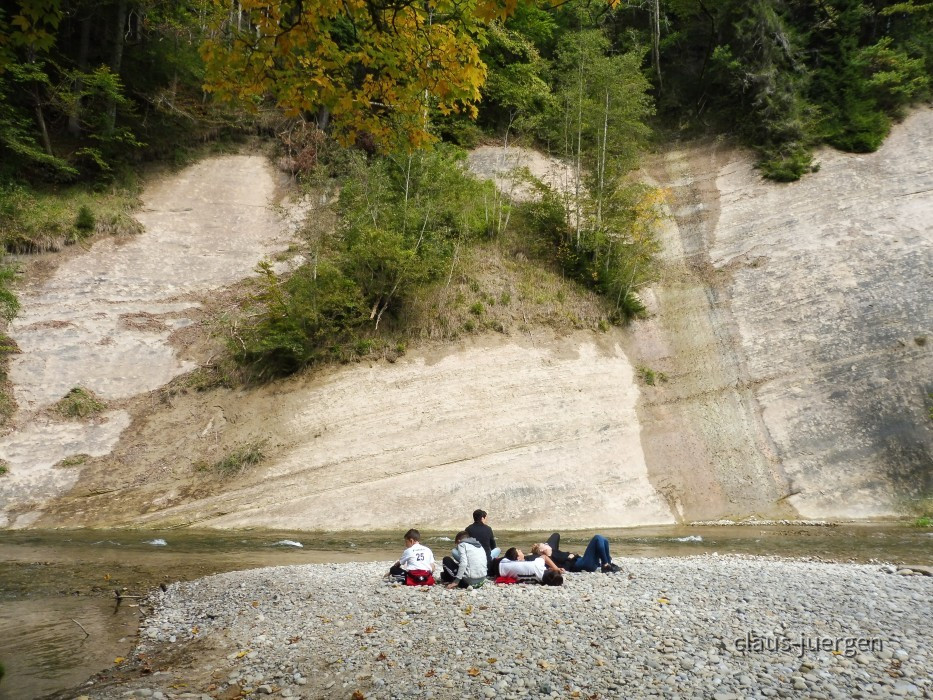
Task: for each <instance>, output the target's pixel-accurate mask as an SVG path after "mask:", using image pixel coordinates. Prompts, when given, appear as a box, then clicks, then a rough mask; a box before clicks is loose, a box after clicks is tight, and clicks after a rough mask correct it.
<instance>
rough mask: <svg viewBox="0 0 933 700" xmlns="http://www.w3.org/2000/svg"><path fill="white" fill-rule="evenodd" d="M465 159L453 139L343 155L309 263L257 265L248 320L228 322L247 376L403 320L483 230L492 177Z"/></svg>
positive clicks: (350, 345)
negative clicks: (381, 153)
mask: <svg viewBox="0 0 933 700" xmlns="http://www.w3.org/2000/svg"><path fill="white" fill-rule="evenodd" d="M463 158H464V154H463V152H462V151H460V150H459V149H455V148H453V147H437V148H434V149H432V150H430V151H417V152H414V153H412V154H409V155H408V156H405V157H397V158H379V159H374V160H371V161H367V159H365V158H364V157H362V156H361V155H360V154H359V153H353V154H351V156H350V158H349V159H348V162H347V164H346V166H345V167H346V171H345V173H344V175H343V177H342V180H341V182H342V186H341V191H340V199H339V202H338V203H337V207H336V210H337V214H338V230H337V234H336V235H332V236H331V237H330V238H328V239H326V240H316V241H313V242H312V243H311V245H312V250H311V251H310V252H311V255H310V256H309V257H310V258H312V259H314V260H315V261H316V262H315V263H313V264H306V265H303V266H301V267H299V268H298V269H297V270H295V271H294V272H293V273H292V274H290V275H289V276H288V277H287V278H285V279H280V278H279V277H278V276H277V275H276V274H275V273H274V272H273V271H272V268H271V266H270V265H269V264H267V263H263V264H262V265H260V267H259V272H260V278H259V280H258V282H257V285H256V291H255V292H254V294H253V295H252V297H251V299H250V300H249V303H248V305H247V306H248V309H249V310H250V312H251V316H252V319H253V320H252V321H251V322H250V323H249V324H247V325H245V326H243V325H238V326H237V328H236V329H235V330H232V329H231V331H232V332H231V348H232V349H233V354H234V357H235V358H236V359H237V361H238V362H240V364H241V365H243V366H244V367H246V368H247V370H248V373H249V374H250V376H251V377H252V378H254V379H268V378H271V377H276V376H283V375H287V374H291V373H292V372H295V371H297V370H299V369H301V368H302V367H306V366H309V365H314V364H318V363H320V362H325V361H334V360H337V361H341V360H347V359H349V358H352V357H356V356H359V355H363V354H366V353H368V352H370V351H371V350H373V349H375V348H376V347H377V346H378V345H379V343H377V342H376V340H375V334H378V333H379V331H380V327H382V328H383V329H384V327H385V326H386V325H389V326H392V327H396V326H398V325H399V324H400V323H402V321H401V319H402V316H403V315H404V313H405V309H406V308H407V307H408V306H409V305H410V303H411V302H412V300H413V299H414V298H415V297H417V296H418V295H419V293H420V291H421V290H423V289H425V288H427V287H430V286H431V285H432V284H434V283H436V282H438V281H439V280H441V279H442V278H443V277H444V275H445V274H449V273H450V272H451V265H452V259H453V255H454V251H455V249H457V248H458V247H460V246H462V245H464V244H468V243H469V242H470V241H475V240H477V239H482V238H484V237H486V236H487V235H488V231H489V227H490V222H489V219H488V217H487V211H486V210H485V208H484V203H486V202H488V201H491V200H492V198H493V193H492V185H491V184H487V183H480V182H478V181H476V180H475V179H473V178H472V177H470V176H469V175H468V174H466V173H465V171H464V167H463ZM390 347H391V346H390Z"/></svg>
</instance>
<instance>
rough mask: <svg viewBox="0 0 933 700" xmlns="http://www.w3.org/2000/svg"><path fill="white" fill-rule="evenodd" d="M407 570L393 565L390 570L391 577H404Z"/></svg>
mask: <svg viewBox="0 0 933 700" xmlns="http://www.w3.org/2000/svg"><path fill="white" fill-rule="evenodd" d="M404 575H405V570H404V569H403V568H402V567H401V566H400V565H398V564H393V565H392V568H391V569H389V576H404Z"/></svg>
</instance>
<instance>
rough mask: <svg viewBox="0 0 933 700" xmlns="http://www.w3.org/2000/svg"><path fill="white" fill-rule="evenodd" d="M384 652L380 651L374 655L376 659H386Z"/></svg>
mask: <svg viewBox="0 0 933 700" xmlns="http://www.w3.org/2000/svg"><path fill="white" fill-rule="evenodd" d="M386 658H387V657H386V655H385V652H382V651H380V652H379V656H377V657H376V661H385V660H386Z"/></svg>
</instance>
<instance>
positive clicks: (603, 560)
mask: <svg viewBox="0 0 933 700" xmlns="http://www.w3.org/2000/svg"><path fill="white" fill-rule="evenodd" d="M597 538H598V540H599V544H598V546H599V558H600V562H599V564H600V566H601V567H607V566H609V565H610V564H611V563H612V555H611V554H609V540H607V539H606V538H605V537H603V536H602V535H595V536H594V537H593V539H594V540H595V539H597Z"/></svg>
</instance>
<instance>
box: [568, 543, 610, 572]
mask: <svg viewBox="0 0 933 700" xmlns="http://www.w3.org/2000/svg"><path fill="white" fill-rule="evenodd" d="M611 561H612V559H611V558H610V557H609V540H607V539H606V538H605V537H603V536H602V535H593V539H591V540H590V542H589V544H587V545H586V551H585V552H583V556H582V557H579V558H578V559H577V560H576V561H574V563H573V571H596V570H597V569H600V568H602V567H603V566H604V565H605V564H608V563H609V562H611Z"/></svg>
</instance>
